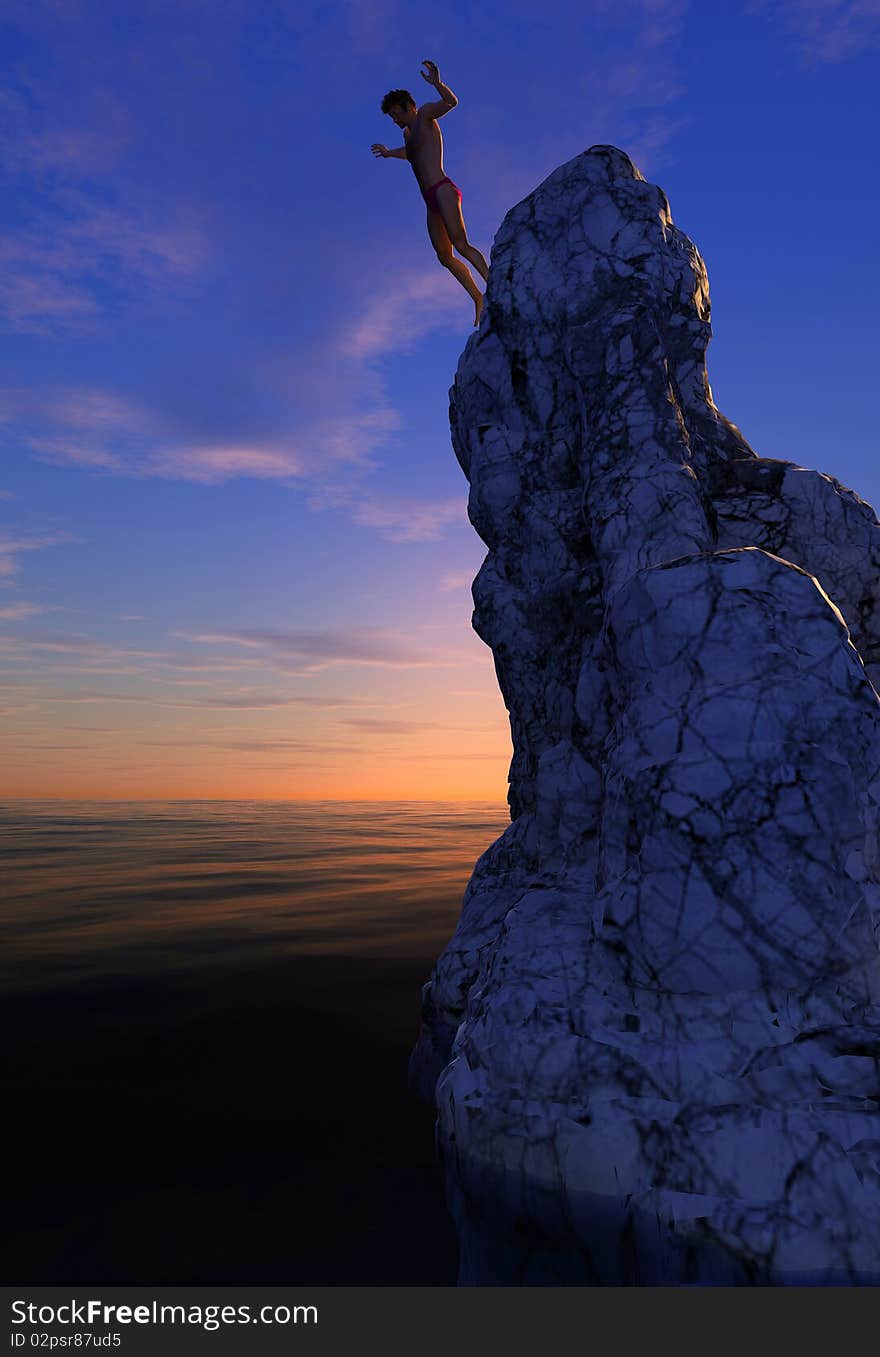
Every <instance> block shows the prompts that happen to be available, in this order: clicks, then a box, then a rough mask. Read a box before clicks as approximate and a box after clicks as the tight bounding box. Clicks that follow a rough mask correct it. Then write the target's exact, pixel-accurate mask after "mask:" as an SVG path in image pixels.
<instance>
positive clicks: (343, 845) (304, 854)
mask: <svg viewBox="0 0 880 1357" xmlns="http://www.w3.org/2000/svg"><path fill="white" fill-rule="evenodd" d="M508 823H509V816H508V811H507V808H506V807H505V806H499V805H496V804H486V803H482V802H481V803H469V804H464V805H462V804H450V803H441V802H403V803H391V802H319V803H296V802H271V803H270V802H253V801H250V802H248V801H167V802H160V801H152V802H129V803H125V802H113V803H106V802H103V803H102V802H62V801H55V802H45V801H43V802H41V801H6V802H0V863H2V869H3V887H2V903H0V929H2V933H3V943H4V953H5V956H6V959H7V961H10V960H11V961H12V962H13V963H14V964H15V977H14V978H15V979H16V980H17V983H19V984H24V983H28V982H29V981H32V980H33V979H34V974H33V968H34V967H35V966H36V967H38V968H39V972H40V976H41V978H42V983H44V984H45V983H46V981H47V979H48V978H49V975H53V976H54V977H55V978H56V979H57V980H58V981H61V980H62V979H64V978H65V977H68V978H71V977H80V976H83V975H85V974H89V973H94V972H96V971H100V970H101V969H102V967H106V966H107V965H109V964H111V961H112V956H111V954H113V955H115V956H117V957H120V958H121V957H122V956H124V957H125V961H126V965H137V966H139V967H140V966H157V965H158V966H167V967H172V968H174V969H178V968H180V967H193V968H195V967H200V966H203V965H206V964H209V963H210V962H212V961H217V960H218V959H222V960H224V961H226V962H229V961H233V960H234V958H235V956H236V955H242V954H243V953H245V952H248V953H257V952H266V951H270V952H272V953H273V954H275V955H278V954H282V953H287V952H295V953H298V954H304V953H324V954H326V953H327V952H333V953H337V954H338V953H345V954H360V955H364V956H374V957H380V956H391V955H396V956H405V955H409V956H412V955H415V954H421V955H426V956H427V955H429V954H431V953H433V952H436V951H437V950H439V949H440V948H442V947H443V945H444V944H445V942H446V941H447V940H448V938H449V936H450V934H451V932H452V930H453V928H454V926H455V921H456V919H457V917H458V912H459V908H460V905H461V896H462V893H463V891H464V887H465V885H466V883H467V879H468V877H469V875H470V872H471V870H472V868H473V865H474V862H475V861H476V859H477V858H478V857H479V855H480V853H482V852H483V851H484V849H485V848H487V847H488V845H489V844H490V843H491V842H492V841H493V840H494V839H495V838H496V837H497V836H498V835H499V834H500V833H502V832H503V830H504V828H505V826H506V825H507V824H508Z"/></svg>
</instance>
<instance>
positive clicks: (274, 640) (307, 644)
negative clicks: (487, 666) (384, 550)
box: [175, 629, 472, 675]
mask: <svg viewBox="0 0 880 1357" xmlns="http://www.w3.org/2000/svg"><path fill="white" fill-rule="evenodd" d="M175 634H176V635H178V636H180V637H181V638H182V639H184V640H187V641H190V642H193V643H196V644H201V645H238V646H243V647H245V648H247V649H258V650H264V651H266V652H267V653H271V654H273V655H274V656H275V658H276V660H277V659H283V660H287V661H288V662H289V663H292V664H293V665H294V666H295V669H294V671H293V672H296V673H299V674H301V675H308V674H317V673H320V672H322V671H323V670H325V669H330V668H334V667H338V666H344V665H371V666H377V667H380V668H387V669H435V668H450V667H457V665H459V664H461V663H472V656H470V655H464V654H462V655H460V656H457V655H454V654H451V653H450V651H449V650H448V648H446V649H443V650H439V649H438V650H437V651H435V652H431V651H427V650H421V649H419V648H417V647H415V646H413V645H412V644H411V642H410V641H409V640H408V639H407V638H406V637H405V636H401V635H400V634H398V633H395V632H385V631H367V630H351V631H338V632H333V631H324V632H306V631H275V630H271V629H265V630H229V631H220V632H177V633H175Z"/></svg>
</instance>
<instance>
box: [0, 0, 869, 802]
mask: <svg viewBox="0 0 880 1357" xmlns="http://www.w3.org/2000/svg"><path fill="white" fill-rule="evenodd" d="M426 58H429V59H431V60H433V61H436V62H437V64H438V66H439V68H440V75H441V78H442V79H443V80H444V81H445V83H446V84H447V85H449V86H450V87H451V88H452V90H453V91H454V92H455V94H456V95H457V96H458V99H459V104H458V107H457V108H455V109H454V110H453V111H452V112H451V113H450V114H448V115H447V116H446V117H445V118H444V120H443V123H442V124H441V127H442V130H443V134H444V140H445V169H446V172H447V173H448V174H450V175H451V176H452V178H453V179H454V180H455V182H456V183H457V184H458V185H459V187H460V188H461V190H462V193H463V210H464V215H465V220H466V222H467V226H468V232H469V236H470V239H471V240H472V241H473V242H474V243H475V244H476V245H477V246H478V247H479V248H480V249H482V251H483V253H484V254H486V255H487V257H488V256H489V251H490V248H491V244H492V239H493V236H494V235H495V232H496V231H497V230H498V227H499V226H500V224H501V221H502V219H503V217H504V215H505V214H506V212H507V211H508V210H509V209H510V208H511V207H513V206H514V205H515V204H516V203H517V202H519V201H520V200H521V199H522V198H523V197H525V196H526V195H527V194H528V193H530V192H531V191H532V190H533V189H534V188H536V187H537V185H538V184H539V183H540V182H541V181H542V180H543V179H544V178H546V176H547V175H548V174H550V173H551V172H552V171H553V170H554V169H555V168H556V167H557V166H558V165H561V164H563V163H564V162H565V161H567V160H569V159H571V157H572V156H575V155H577V154H579V153H580V152H581V151H583V150H585V149H586V148H587V147H589V146H591V145H594V144H597V143H611V144H613V145H616V146H619V147H620V148H621V149H623V150H625V151H626V152H627V153H628V154H629V155H630V156H631V157H632V158H633V160H634V161H635V163H636V164H637V165H638V166H639V168H640V169H641V170H642V172H643V173H644V174H645V175H646V177H647V178H649V179H650V180H652V182H655V183H658V184H660V185H661V186H662V187H663V188H664V189H665V191H666V193H667V195H668V197H669V200H670V204H671V207H672V213H673V217H674V219H675V221H676V222H677V224H678V225H679V226H680V227H681V228H682V229H683V230H684V231H686V232H687V233H688V235H690V236H691V238H692V239H693V240H694V241H695V242H696V244H697V246H698V247H699V249H700V251H701V253H702V255H703V257H704V259H705V261H706V265H707V268H708V272H709V280H710V287H711V294H712V319H713V329H714V338H713V340H712V343H711V345H710V349H709V358H708V363H709V376H710V381H711V383H712V388H713V392H714V396H715V400H716V402H717V404H718V406H719V408H720V409H721V410H722V411H723V412H724V413H725V414H726V415H727V416H728V418H730V419H732V420H733V421H734V422H735V423H736V424H737V425H738V426H739V427H740V428H741V430H742V432H743V433H744V435H745V437H746V438H747V439H748V440H749V442H750V443H751V445H752V447H753V448H754V449H755V451H756V452H758V453H759V454H761V455H762V456H768V457H781V458H788V459H791V460H793V461H796V462H798V463H800V464H801V465H803V466H807V467H812V468H815V469H817V470H820V471H824V472H827V473H829V474H831V475H834V476H836V477H838V478H839V479H840V480H842V481H843V482H844V483H845V484H846V485H849V486H851V487H852V488H853V489H855V490H856V491H857V492H858V493H859V494H860V495H861V496H862V497H863V498H865V499H867V500H868V501H869V502H871V503H873V504H875V505H880V469H878V466H877V458H876V452H877V438H876V416H875V412H874V398H875V390H876V382H877V376H876V373H877V358H878V342H877V312H878V283H877V218H878V208H880V188H878V175H877V170H876V160H877V108H876V88H877V81H878V62H880V0H744V3H739V4H733V3H731V4H727V3H723V2H721V3H713V4H711V5H709V4H707V3H705V2H703V3H699V4H698V3H697V2H696V0H691V3H688V2H687V0H579V2H578V3H576V4H575V3H572V4H564V3H558V2H557V0H545V3H543V4H541V5H540V6H532V5H527V4H524V3H521V2H520V0H504V3H499V2H498V0H483V2H482V3H480V4H479V5H478V6H477V5H474V4H472V3H471V0H468V3H462V0H453V3H451V4H447V5H445V6H439V5H428V4H425V3H423V2H422V0H411V2H410V3H407V4H399V3H397V2H396V0H265V3H264V2H263V0H3V4H2V7H0V180H2V183H0V188H2V195H0V202H2V205H0V212H2V232H0V255H2V258H0V796H3V797H4V798H11V797H65V798H77V799H92V798H101V799H114V800H116V799H119V800H141V799H153V798H162V799H170V798H173V799H177V798H191V797H198V798H203V797H204V798H230V799H239V798H241V799H251V798H256V799H265V800H278V799H296V800H325V799H333V800H352V799H371V800H380V799H395V800H396V799H411V800H452V801H463V800H484V801H497V802H500V803H503V802H504V799H505V797H506V791H507V768H508V763H509V760H510V755H511V744H510V734H509V725H508V720H507V714H506V712H505V710H504V706H503V703H502V700H501V697H500V694H499V692H498V687H497V682H496V679H495V673H494V667H493V663H492V656H491V652H490V651H489V650H488V649H487V647H486V646H484V645H483V643H482V642H481V641H480V640H479V639H478V638H477V637H476V635H475V634H474V633H473V632H472V630H471V627H470V616H471V611H472V603H471V598H470V582H471V580H472V579H473V577H474V575H475V574H476V572H477V570H478V569H479V566H480V564H481V562H482V560H483V557H484V555H485V547H484V546H483V544H482V543H481V541H480V539H479V538H478V537H477V535H476V533H475V532H474V530H473V529H472V528H471V526H470V524H469V522H468V519H467V512H466V503H467V484H466V482H465V479H464V476H463V474H462V472H461V470H460V468H459V466H458V464H457V462H456V460H455V457H454V454H453V452H452V448H451V444H450V439H449V425H448V390H449V387H450V385H451V383H452V380H453V377H454V373H455V367H456V364H457V362H458V358H459V355H460V353H461V351H462V349H463V347H464V345H465V343H466V341H467V339H468V336H469V334H470V333H471V325H472V320H473V308H472V304H471V302H470V301H469V300H468V298H467V296H466V294H465V293H464V291H463V290H462V289H461V287H460V286H459V285H458V283H456V281H455V280H454V279H453V278H452V276H451V275H450V274H449V273H448V272H447V271H446V270H445V269H443V268H442V267H441V266H440V264H439V263H438V261H437V259H436V257H435V255H434V253H433V251H432V250H431V247H430V245H429V242H428V239H427V233H426V229H425V209H424V204H423V202H422V199H421V197H420V195H419V192H418V188H417V186H416V183H415V180H414V178H413V175H412V171H411V169H410V167H409V165H408V164H407V163H406V162H405V161H399V160H394V159H389V160H381V159H376V158H375V157H374V156H373V155H372V154H371V151H370V147H371V145H372V143H373V142H377V141H379V142H385V143H387V144H388V145H389V146H394V145H397V144H399V141H400V133H399V132H398V130H397V129H396V128H395V127H394V125H393V124H392V123H391V121H390V119H389V118H387V117H385V116H383V114H382V113H381V111H380V104H381V100H382V96H383V95H384V94H385V92H386V91H387V90H389V89H392V88H399V87H402V88H406V89H409V90H411V92H412V93H413V95H414V97H415V99H416V101H417V102H422V101H424V100H425V99H430V98H434V97H436V96H435V95H434V94H433V92H432V91H431V89H430V88H429V86H428V85H427V84H426V83H425V82H424V80H423V79H422V77H421V75H420V69H421V65H422V63H423V61H424V60H425V59H426ZM872 165H873V166H874V168H873V169H872V168H871V167H872Z"/></svg>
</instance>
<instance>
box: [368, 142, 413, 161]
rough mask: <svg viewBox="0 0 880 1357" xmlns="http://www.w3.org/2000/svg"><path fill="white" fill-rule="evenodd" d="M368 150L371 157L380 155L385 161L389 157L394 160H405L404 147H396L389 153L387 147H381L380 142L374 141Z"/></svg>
mask: <svg viewBox="0 0 880 1357" xmlns="http://www.w3.org/2000/svg"><path fill="white" fill-rule="evenodd" d="M370 150H371V151H372V152H373V155H380V156H381V157H382V159H383V160H387V159H388V157H389V156H391V157H393V158H394V159H395V160H406V147H405V146H397V147H395V149H394V150H393V151H389V149H388V147H387V146H383V145H382V144H381V143H380V142H378V141H374V142H373V145H372V146H371V147H370Z"/></svg>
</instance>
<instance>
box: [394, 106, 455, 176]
mask: <svg viewBox="0 0 880 1357" xmlns="http://www.w3.org/2000/svg"><path fill="white" fill-rule="evenodd" d="M403 136H404V141H405V142H406V158H407V160H408V161H409V163H410V164H411V165H412V167H413V173H414V174H415V176H416V180H417V181H418V185H419V188H423V189H425V188H430V187H431V185H432V184H436V183H437V180H438V179H442V178H443V176H444V173H445V171H444V169H443V134H442V133H441V131H440V124H439V123H438V122H437V119H436V118H426V117H423V116H422V114H421V113H419V114H418V115H417V116H416V120H415V122H414V123H413V125H412V127H411V128H405V129H404V133H403Z"/></svg>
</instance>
